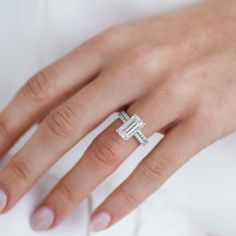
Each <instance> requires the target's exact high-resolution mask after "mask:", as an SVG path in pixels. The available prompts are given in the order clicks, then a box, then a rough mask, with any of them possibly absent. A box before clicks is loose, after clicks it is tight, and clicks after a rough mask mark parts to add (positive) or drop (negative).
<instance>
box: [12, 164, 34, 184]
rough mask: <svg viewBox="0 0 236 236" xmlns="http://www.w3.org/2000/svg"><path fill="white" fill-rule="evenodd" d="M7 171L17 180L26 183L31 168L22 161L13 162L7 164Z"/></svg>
mask: <svg viewBox="0 0 236 236" xmlns="http://www.w3.org/2000/svg"><path fill="white" fill-rule="evenodd" d="M9 170H10V172H11V173H13V175H14V176H16V178H17V179H19V180H21V181H22V180H23V181H24V182H28V181H29V178H30V176H31V168H30V167H29V166H28V164H27V163H26V162H25V161H22V160H17V159H15V160H13V161H12V162H11V163H10V164H9Z"/></svg>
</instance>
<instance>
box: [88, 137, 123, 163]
mask: <svg viewBox="0 0 236 236" xmlns="http://www.w3.org/2000/svg"><path fill="white" fill-rule="evenodd" d="M120 148H121V143H120V142H119V140H118V139H116V138H115V137H113V136H112V135H108V134H105V133H103V134H101V135H100V137H97V138H96V139H95V141H94V144H93V145H92V147H91V152H92V155H93V157H94V158H95V159H96V160H97V161H98V162H100V163H102V164H105V165H106V166H111V167H116V166H117V165H118V164H119V163H120V162H121V159H122V158H121V155H120V154H119V149H120Z"/></svg>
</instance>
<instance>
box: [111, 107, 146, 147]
mask: <svg viewBox="0 0 236 236" xmlns="http://www.w3.org/2000/svg"><path fill="white" fill-rule="evenodd" d="M118 116H119V118H120V120H121V121H122V122H123V124H122V125H121V126H120V127H119V128H118V129H116V132H117V133H118V134H119V135H120V137H121V138H122V139H123V140H125V141H127V140H129V139H130V138H131V137H135V138H136V139H137V141H138V142H139V143H140V144H141V145H143V146H145V145H146V144H147V143H148V139H147V138H146V136H145V135H144V134H143V132H142V131H141V129H142V128H143V127H144V126H145V122H144V121H143V120H142V119H141V118H140V117H139V116H138V115H137V114H134V115H133V116H131V117H130V116H129V115H128V114H127V113H126V112H125V111H121V112H120V113H119V115H118Z"/></svg>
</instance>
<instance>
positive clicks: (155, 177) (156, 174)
mask: <svg viewBox="0 0 236 236" xmlns="http://www.w3.org/2000/svg"><path fill="white" fill-rule="evenodd" d="M166 162H167V161H164V160H158V161H155V162H154V163H153V162H151V161H143V162H141V166H142V174H143V176H144V178H145V179H146V180H147V182H154V183H160V182H161V181H163V179H164V178H165V177H166V174H167V173H166V172H167V169H168V166H167V163H166Z"/></svg>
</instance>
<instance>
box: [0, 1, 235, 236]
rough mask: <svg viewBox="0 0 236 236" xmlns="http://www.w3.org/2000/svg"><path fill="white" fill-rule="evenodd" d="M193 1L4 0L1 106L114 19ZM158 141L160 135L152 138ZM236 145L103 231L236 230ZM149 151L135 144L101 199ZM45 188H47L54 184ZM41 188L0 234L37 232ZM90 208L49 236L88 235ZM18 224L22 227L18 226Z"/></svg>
mask: <svg viewBox="0 0 236 236" xmlns="http://www.w3.org/2000/svg"><path fill="white" fill-rule="evenodd" d="M190 2H191V1H187V0H185V1H184V0H183V1H181V0H179V1H178V0H119V1H115V0H109V1H108V0H41V1H31V0H10V1H8V0H5V1H4V0H0V108H3V107H4V106H5V105H6V104H7V102H8V101H9V100H10V98H11V97H12V96H13V95H14V93H15V92H16V90H17V89H18V88H19V87H20V86H21V85H22V84H23V83H24V82H25V81H26V80H27V78H28V77H29V76H30V75H32V74H33V73H34V72H36V71H37V70H39V69H40V68H42V67H43V66H45V65H47V64H48V63H49V62H51V61H53V60H55V59H56V58H57V57H59V56H61V55H63V54H64V53H65V52H67V51H68V50H69V49H71V48H73V47H74V46H76V45H77V44H79V43H81V42H83V41H84V40H86V39H87V38H88V37H90V36H92V35H95V34H96V33H98V32H100V31H101V30H103V29H105V28H107V27H109V26H111V25H114V24H116V23H119V22H123V21H126V20H129V19H134V18H138V17H143V16H146V15H149V14H154V13H159V12H163V11H166V10H169V9H172V8H175V7H179V6H182V5H185V4H188V3H190ZM192 2H193V1H192ZM166 30H168V29H166ZM113 118H114V117H111V119H110V120H109V121H107V122H106V123H105V124H104V125H107V124H108V123H109V122H111V121H112V119H113ZM102 127H103V126H102ZM99 130H100V129H98V131H99ZM94 134H96V131H95V133H92V134H91V135H89V137H87V138H86V139H85V140H83V141H82V142H81V143H80V144H79V145H78V146H76V147H75V148H74V149H73V150H72V151H71V152H70V153H69V154H68V155H67V156H69V157H70V158H68V157H67V158H63V159H62V160H61V161H60V162H59V163H58V164H57V165H56V166H55V167H54V168H53V169H52V170H51V171H50V173H52V174H53V175H54V177H55V176H56V177H55V178H58V176H60V175H61V174H62V173H65V171H66V170H68V168H69V167H71V166H72V165H73V164H74V163H75V162H76V161H77V160H78V158H79V157H80V156H81V154H82V153H83V151H84V149H85V148H86V146H87V145H88V143H89V142H90V141H91V137H93V135H94ZM157 138H158V137H157ZM155 141H156V137H153V142H155ZM23 142H24V140H22V141H21V142H20V143H19V145H18V147H20V145H21V143H23ZM235 144H236V135H231V136H230V137H227V138H225V139H223V140H221V141H219V142H217V143H216V144H214V145H212V146H211V147H209V148H207V149H206V150H204V151H202V152H201V153H200V154H199V155H197V156H196V157H195V158H194V159H193V160H192V161H190V162H189V163H188V164H186V165H185V166H184V167H183V168H182V169H181V170H180V171H179V172H178V173H177V174H176V175H175V176H173V177H172V178H171V179H170V180H169V181H168V183H167V184H166V185H165V186H164V187H163V188H162V189H161V190H160V191H158V192H157V193H155V194H154V195H153V197H152V198H150V199H149V200H148V201H147V202H146V203H145V204H144V205H143V206H142V207H141V208H140V209H138V211H135V212H134V213H133V214H131V215H130V216H129V217H127V218H126V219H124V220H123V221H121V223H120V224H118V225H117V226H115V227H114V228H113V229H111V230H109V231H107V232H106V233H102V234H101V235H121V234H122V233H124V234H125V235H127V236H129V235H145V236H146V235H162V236H172V235H173V236H185V235H186V236H203V235H216V236H235V235H236V224H235V218H236V188H235V185H236V171H235V167H236V158H235V155H236V145H235ZM16 149H17V147H16ZM143 152H145V150H142V149H139V150H137V152H136V153H135V154H134V155H132V157H131V158H130V160H128V161H127V163H125V164H124V165H123V166H122V168H120V169H119V170H118V171H117V173H116V174H115V175H114V176H112V177H111V178H110V179H109V180H108V181H106V182H105V183H104V184H103V185H101V186H100V187H99V188H98V189H97V190H96V191H95V192H94V193H93V199H94V202H95V205H97V204H98V203H99V202H100V201H101V200H102V199H103V198H104V197H105V196H106V195H107V194H108V193H109V192H110V191H111V190H112V189H113V188H114V187H115V186H116V184H117V183H118V182H120V181H121V180H122V179H123V178H124V177H125V175H127V174H128V173H129V171H130V169H132V168H133V166H134V164H135V163H136V162H137V161H138V160H140V159H141V158H142V156H143ZM46 177H47V176H46ZM54 177H53V178H54ZM48 178H49V177H48ZM42 181H43V180H42ZM46 182H47V181H46ZM47 188H48V190H49V186H48V187H47ZM48 190H47V191H48ZM35 191H36V192H37V188H36V190H33V191H32V192H30V193H29V194H28V195H27V196H26V198H25V199H23V201H22V202H21V203H20V204H19V205H18V206H17V207H16V208H15V209H14V210H13V213H10V214H8V215H4V216H1V217H0V231H1V234H2V235H4V236H5V235H6V236H12V235H17V234H16V233H15V232H18V233H22V234H23V235H26V236H27V235H29V236H31V235H34V233H33V232H32V231H30V230H29V227H28V225H27V224H26V223H27V222H28V216H29V213H30V211H31V210H32V207H33V205H34V204H35V201H36V199H38V197H37V196H35V195H37V194H35ZM40 194H41V193H39V195H40ZM41 195H42V194H41ZM84 204H85V205H86V204H88V203H84ZM88 205H89V204H88ZM25 206H28V208H27V207H25ZM88 209H89V208H86V206H84V208H83V207H82V208H80V209H79V210H78V211H79V214H78V213H75V214H74V215H73V216H71V218H70V219H68V221H67V222H65V223H64V225H63V227H62V228H60V230H59V229H58V230H59V231H57V233H55V232H56V231H51V232H49V233H48V234H47V235H54V234H55V235H60V233H62V232H63V234H64V233H66V234H67V235H70V236H73V235H86V227H87V225H86V224H87V221H88V214H89V210H88ZM140 212H141V213H140ZM140 214H141V216H140ZM20 222H22V225H20ZM13 225H14V227H15V229H18V231H15V232H13V231H12V229H14V227H13ZM78 226H79V227H78ZM135 232H136V233H135Z"/></svg>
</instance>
